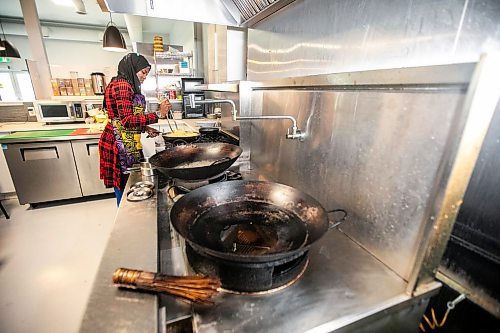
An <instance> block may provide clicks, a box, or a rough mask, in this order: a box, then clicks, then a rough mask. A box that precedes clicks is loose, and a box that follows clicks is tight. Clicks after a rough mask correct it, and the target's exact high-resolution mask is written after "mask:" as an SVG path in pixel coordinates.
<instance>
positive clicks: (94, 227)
mask: <svg viewBox="0 0 500 333" xmlns="http://www.w3.org/2000/svg"><path fill="white" fill-rule="evenodd" d="M2 203H3V204H4V206H5V207H6V209H7V211H8V213H9V215H10V216H11V218H10V220H7V219H5V217H4V216H3V214H2V215H0V332H51V333H52V332H64V333H67V332H77V331H78V329H79V326H80V321H81V319H82V316H83V312H84V310H85V307H86V303H87V299H88V296H89V293H90V290H91V287H92V283H93V280H94V277H95V275H96V273H97V268H98V265H99V262H100V259H101V256H102V253H103V251H104V248H105V246H106V243H107V240H108V237H109V234H110V232H111V230H112V227H113V223H114V218H115V214H116V211H117V208H116V201H115V199H114V198H113V197H110V196H104V197H103V196H100V197H98V199H95V200H85V201H82V200H77V201H75V200H72V201H65V202H63V203H57V204H45V205H39V206H38V207H37V208H35V209H32V208H30V206H29V205H23V206H20V205H19V203H18V201H17V199H16V198H13V199H9V200H3V201H2Z"/></svg>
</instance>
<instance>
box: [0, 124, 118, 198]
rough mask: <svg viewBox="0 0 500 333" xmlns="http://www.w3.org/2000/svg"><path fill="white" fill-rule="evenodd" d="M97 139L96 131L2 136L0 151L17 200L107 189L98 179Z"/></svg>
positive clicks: (80, 193)
mask: <svg viewBox="0 0 500 333" xmlns="http://www.w3.org/2000/svg"><path fill="white" fill-rule="evenodd" d="M72 131H73V130H67V131H66V132H69V133H70V132H72ZM98 142H99V139H98V138H96V135H78V136H71V135H69V134H67V135H64V136H63V135H61V136H55V137H38V138H34V137H33V138H30V137H24V138H23V137H18V138H9V137H8V136H6V137H4V138H3V139H2V140H1V143H2V147H3V152H4V154H5V158H6V161H7V165H8V167H9V171H10V174H11V176H12V181H13V182H14V186H15V189H16V194H17V197H18V199H19V203H20V204H27V203H29V204H37V203H40V202H47V201H53V200H62V199H69V198H77V197H82V196H89V195H95V194H103V193H111V192H112V191H113V189H109V188H105V187H104V185H103V183H102V181H101V180H100V179H99V156H98V149H97V146H98Z"/></svg>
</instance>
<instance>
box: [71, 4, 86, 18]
mask: <svg viewBox="0 0 500 333" xmlns="http://www.w3.org/2000/svg"><path fill="white" fill-rule="evenodd" d="M73 5H74V6H75V11H76V12H77V13H78V14H82V15H87V10H86V9H85V4H84V3H83V1H82V0H73Z"/></svg>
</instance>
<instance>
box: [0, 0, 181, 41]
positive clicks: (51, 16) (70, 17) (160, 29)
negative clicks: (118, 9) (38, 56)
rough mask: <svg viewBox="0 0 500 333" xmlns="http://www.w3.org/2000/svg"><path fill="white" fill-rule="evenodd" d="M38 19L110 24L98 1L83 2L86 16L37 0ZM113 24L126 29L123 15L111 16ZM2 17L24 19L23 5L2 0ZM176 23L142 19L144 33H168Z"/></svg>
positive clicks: (86, 0)
mask: <svg viewBox="0 0 500 333" xmlns="http://www.w3.org/2000/svg"><path fill="white" fill-rule="evenodd" d="M35 3H36V6H37V11H38V17H39V18H40V20H41V21H58V22H66V23H73V24H74V23H78V24H92V25H99V26H103V27H105V26H106V25H107V24H108V22H109V13H103V12H102V11H101V9H100V7H99V5H98V4H97V1H96V0H83V3H84V4H85V9H86V11H87V14H86V15H81V14H78V13H76V12H75V10H74V8H73V7H66V6H61V5H57V4H56V3H54V1H53V0H35ZM111 15H112V17H113V22H114V23H115V24H116V25H117V26H119V27H121V28H126V24H125V19H124V15H123V14H119V13H114V14H111ZM0 16H10V17H18V18H22V17H23V14H22V10H21V4H20V2H19V0H0ZM174 22H175V21H173V20H168V19H160V18H154V17H142V27H143V32H145V33H147V32H151V33H159V34H161V33H168V31H169V29H170V28H171V26H172V24H174Z"/></svg>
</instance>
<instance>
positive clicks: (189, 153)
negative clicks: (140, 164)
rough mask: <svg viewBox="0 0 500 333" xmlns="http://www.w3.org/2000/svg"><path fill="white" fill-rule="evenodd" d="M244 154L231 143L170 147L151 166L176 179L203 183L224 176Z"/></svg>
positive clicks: (153, 158) (151, 161)
mask: <svg viewBox="0 0 500 333" xmlns="http://www.w3.org/2000/svg"><path fill="white" fill-rule="evenodd" d="M241 152H242V150H241V148H240V147H238V146H235V145H232V144H229V143H220V142H216V143H196V144H189V145H181V146H175V147H169V148H167V149H165V150H164V151H161V152H159V153H156V154H155V155H153V156H151V157H150V159H149V163H151V165H152V166H153V167H155V168H156V169H158V170H159V171H160V172H162V173H164V174H166V175H167V176H169V177H172V178H178V179H183V180H202V179H208V178H212V177H214V176H217V175H219V174H221V173H222V172H224V171H225V170H226V169H227V168H229V167H230V166H231V165H232V164H233V163H234V162H235V161H236V159H237V158H238V157H239V156H240V155H241Z"/></svg>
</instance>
